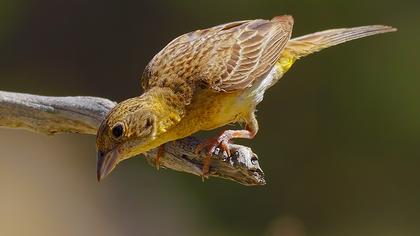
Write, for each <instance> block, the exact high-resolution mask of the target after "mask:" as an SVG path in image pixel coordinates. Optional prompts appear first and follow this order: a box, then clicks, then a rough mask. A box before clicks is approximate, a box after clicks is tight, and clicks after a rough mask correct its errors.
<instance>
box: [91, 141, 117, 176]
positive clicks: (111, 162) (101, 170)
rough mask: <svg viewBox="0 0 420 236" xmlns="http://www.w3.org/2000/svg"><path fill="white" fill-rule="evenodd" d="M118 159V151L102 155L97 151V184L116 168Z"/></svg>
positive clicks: (113, 150)
mask: <svg viewBox="0 0 420 236" xmlns="http://www.w3.org/2000/svg"><path fill="white" fill-rule="evenodd" d="M118 159H119V153H118V149H117V148H114V149H112V150H111V151H109V152H107V153H104V152H102V151H99V150H98V162H97V165H96V177H97V178H98V182H99V181H101V180H102V179H103V178H105V177H106V176H107V175H108V174H109V173H111V171H112V170H113V169H114V168H115V166H117V164H118Z"/></svg>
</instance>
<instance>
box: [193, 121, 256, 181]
mask: <svg viewBox="0 0 420 236" xmlns="http://www.w3.org/2000/svg"><path fill="white" fill-rule="evenodd" d="M257 132H258V122H257V119H256V118H255V115H254V113H252V115H250V117H249V118H248V119H246V127H245V129H244V130H225V131H223V132H222V133H220V134H219V135H218V136H216V137H214V138H210V139H208V140H206V141H204V142H202V143H200V144H199V145H197V148H196V150H195V152H196V154H198V153H199V152H201V150H203V149H204V148H206V147H207V148H208V149H207V152H206V156H205V159H204V161H203V170H202V171H203V176H202V177H204V176H205V175H206V174H207V173H208V172H209V167H210V160H211V156H212V154H213V153H214V151H215V150H216V148H217V147H219V148H220V149H221V150H222V151H225V152H226V154H227V156H228V157H230V155H231V153H230V150H229V142H230V140H232V139H234V138H246V139H252V138H254V137H255V135H256V134H257ZM203 180H204V178H203Z"/></svg>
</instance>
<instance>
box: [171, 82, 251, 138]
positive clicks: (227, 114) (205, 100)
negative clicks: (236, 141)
mask: <svg viewBox="0 0 420 236" xmlns="http://www.w3.org/2000/svg"><path fill="white" fill-rule="evenodd" d="M241 93H243V91H238V92H233V93H220V92H214V91H210V90H202V91H200V92H199V93H198V94H197V95H196V96H195V97H194V99H193V101H192V103H191V104H190V105H189V106H188V108H187V112H186V115H185V116H184V117H183V118H182V119H181V121H180V123H179V124H177V125H176V126H175V127H174V128H173V129H172V130H171V131H170V132H171V133H172V134H173V135H175V137H177V138H180V137H186V136H189V135H191V134H193V133H195V132H198V131H200V130H211V129H215V128H218V127H221V126H224V125H226V124H229V123H234V122H237V121H240V120H242V119H243V117H244V116H245V115H246V114H248V113H249V112H250V109H252V108H253V106H252V105H253V104H252V101H251V100H250V99H246V98H242V96H241Z"/></svg>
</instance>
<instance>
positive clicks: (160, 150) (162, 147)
mask: <svg viewBox="0 0 420 236" xmlns="http://www.w3.org/2000/svg"><path fill="white" fill-rule="evenodd" d="M164 154H165V144H162V145H160V146H159V147H158V151H157V154H156V158H155V166H156V169H157V170H159V167H160V158H162V157H163V155H164Z"/></svg>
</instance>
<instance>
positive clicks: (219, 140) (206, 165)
mask: <svg viewBox="0 0 420 236" xmlns="http://www.w3.org/2000/svg"><path fill="white" fill-rule="evenodd" d="M229 141H230V138H229V137H227V136H226V135H225V134H224V133H222V134H221V135H220V136H218V137H215V138H211V139H208V140H206V141H203V142H201V143H200V144H198V145H197V147H196V148H195V151H194V153H195V154H196V155H199V154H200V153H201V151H203V149H207V150H206V156H205V158H204V160H203V169H202V175H201V179H202V180H203V182H204V178H208V173H209V169H210V161H211V157H212V155H213V153H215V151H216V149H217V148H220V150H221V151H224V152H226V154H227V156H228V157H230V154H231V153H230V149H229Z"/></svg>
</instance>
